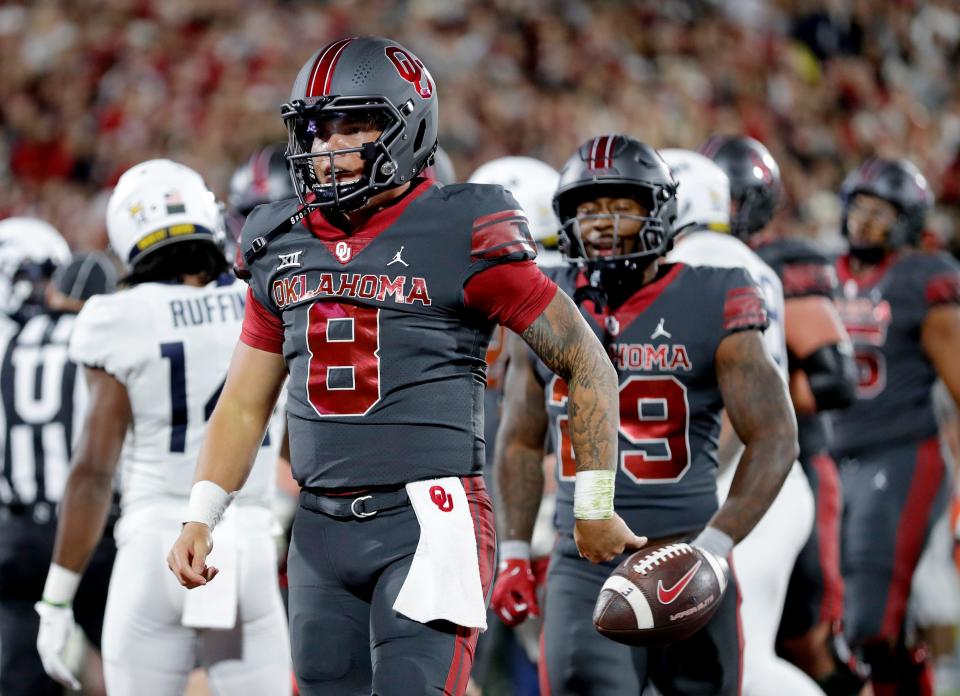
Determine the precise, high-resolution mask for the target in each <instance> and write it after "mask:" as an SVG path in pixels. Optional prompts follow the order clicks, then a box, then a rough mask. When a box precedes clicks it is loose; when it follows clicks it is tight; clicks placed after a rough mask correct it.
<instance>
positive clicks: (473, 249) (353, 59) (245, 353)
mask: <svg viewBox="0 0 960 696" xmlns="http://www.w3.org/2000/svg"><path fill="white" fill-rule="evenodd" d="M437 108H438V104H437V89H436V84H435V83H434V81H433V78H432V77H431V75H430V73H429V71H428V70H427V68H426V67H425V66H424V65H423V63H422V62H421V61H420V60H419V59H418V58H417V57H416V56H415V55H414V54H413V53H412V52H410V51H409V50H408V49H406V48H404V47H403V46H400V45H399V44H397V43H395V42H393V41H390V40H388V39H384V38H378V37H358V38H350V39H342V40H340V41H336V42H334V43H332V44H330V45H328V46H325V47H324V48H321V49H320V50H319V51H317V52H316V53H314V55H313V56H312V57H311V58H310V59H309V60H308V61H307V62H306V63H305V64H304V66H303V68H302V69H301V71H300V73H299V75H298V76H297V78H296V81H295V82H294V85H293V90H292V94H291V99H290V101H289V102H288V103H287V104H285V105H284V106H283V108H282V115H283V119H284V121H285V123H286V125H287V129H288V132H289V142H288V145H287V157H288V161H289V163H290V167H291V171H292V173H293V177H294V184H295V189H296V190H297V193H298V196H299V201H291V202H284V203H278V204H274V205H269V206H261V207H259V208H257V209H256V210H254V212H253V213H252V214H251V216H250V217H249V218H248V219H247V224H246V226H245V228H244V233H243V251H244V255H245V260H246V262H247V267H248V269H249V271H250V273H251V278H250V290H249V294H248V299H247V305H246V319H245V328H244V331H243V333H242V335H241V339H240V342H239V344H238V345H237V348H236V351H235V353H234V358H233V362H232V365H231V368H230V372H229V375H228V377H227V382H226V385H225V387H224V390H223V394H222V396H221V398H220V401H219V402H218V404H217V408H216V410H215V411H214V413H213V416H212V418H211V419H210V422H209V424H208V427H207V437H206V440H205V442H204V447H203V450H202V452H201V455H200V460H199V464H198V467H197V474H196V483H195V486H194V493H193V494H192V496H191V504H190V508H189V512H188V517H187V518H186V520H187V524H186V525H185V526H184V528H183V531H182V533H181V536H180V538H179V540H177V542H176V543H175V545H174V546H173V548H172V549H171V552H170V554H169V557H168V560H169V564H170V567H171V569H172V570H173V572H174V573H175V574H176V575H177V577H178V578H179V580H180V582H181V583H183V584H184V585H185V586H187V587H198V586H201V585H204V584H206V583H207V582H209V581H210V580H211V579H212V577H213V575H214V573H215V570H214V569H213V568H212V567H208V566H207V564H206V558H207V554H208V553H209V551H210V549H211V545H212V540H211V529H212V528H213V527H214V526H215V524H216V522H217V520H218V519H219V517H220V515H221V514H222V512H223V510H224V509H225V508H226V506H227V504H228V503H229V501H230V498H231V496H232V494H233V492H234V491H236V490H237V489H239V488H240V486H241V484H242V483H243V480H244V478H245V477H246V475H247V471H248V468H249V462H250V460H251V455H252V453H253V452H254V451H255V449H256V447H257V446H258V444H259V440H260V438H261V433H262V431H263V427H264V425H265V423H266V420H267V416H268V415H269V413H270V411H271V410H272V409H273V405H274V402H275V400H276V398H277V394H278V392H279V390H280V388H281V386H282V384H283V382H284V379H285V377H286V376H287V373H288V372H289V375H290V380H289V382H288V385H289V388H288V390H287V394H288V401H287V426H288V430H289V433H290V454H291V459H292V466H293V472H294V477H295V478H296V479H297V481H298V483H300V485H301V487H302V488H303V491H302V493H301V495H300V507H299V509H298V510H297V513H296V518H295V520H294V528H293V539H292V541H291V548H290V558H289V567H288V572H289V583H290V612H289V614H290V632H291V638H292V644H293V662H294V669H295V672H296V675H297V683H298V685H299V688H300V691H301V693H304V694H368V693H370V692H371V691H372V692H374V693H378V694H385V695H390V694H412V693H416V694H421V693H428V692H440V691H446V692H447V693H453V694H461V693H463V691H464V689H465V687H466V684H467V679H468V677H469V674H470V667H471V663H472V659H473V650H474V645H475V642H476V637H477V633H478V630H480V629H482V628H484V627H485V623H486V622H485V617H486V608H485V601H484V598H485V595H486V593H487V591H488V590H489V587H490V583H491V580H492V574H493V559H494V527H493V519H492V518H493V514H492V507H491V503H490V499H489V497H488V495H487V493H486V491H485V488H484V485H483V478H482V475H481V473H482V469H483V461H484V443H483V415H482V413H483V412H482V408H483V406H482V404H483V389H484V371H485V363H484V360H483V356H484V353H485V350H486V347H487V342H488V340H489V338H490V333H491V330H492V328H493V326H494V325H495V324H498V323H499V324H504V325H506V326H507V327H509V328H511V329H512V330H514V331H515V332H516V333H518V334H520V335H522V336H523V338H524V339H525V340H526V341H527V342H528V343H529V344H530V346H531V347H532V348H533V349H534V350H535V351H536V352H537V353H538V354H540V355H542V356H543V358H544V359H545V360H546V362H547V363H548V364H549V365H550V366H551V367H552V368H553V369H555V370H556V371H557V372H558V373H559V374H562V375H564V377H565V378H566V379H567V381H568V383H569V384H570V385H571V400H572V402H573V403H574V404H575V408H574V409H573V411H572V422H571V427H570V432H571V434H572V435H573V441H574V446H575V448H576V451H577V453H578V455H579V458H578V466H579V467H580V469H581V471H580V472H579V474H578V484H577V486H578V487H577V492H578V496H579V497H578V500H579V501H580V504H579V505H578V508H577V517H578V521H577V523H576V527H577V535H578V542H579V548H580V551H581V552H582V553H583V554H584V555H585V556H587V557H588V558H590V559H592V560H594V561H603V560H607V559H609V558H612V557H614V556H616V555H618V554H619V553H621V552H622V551H623V550H624V549H625V548H638V547H639V546H640V545H642V544H643V543H644V541H645V540H644V539H642V538H640V537H637V536H635V535H634V534H633V533H632V532H630V531H629V530H628V528H627V527H626V525H625V524H624V522H623V520H622V519H621V518H620V517H619V516H617V515H616V514H615V513H614V512H613V507H612V506H613V488H612V487H613V475H614V457H615V453H616V447H615V444H614V443H615V437H616V429H617V411H616V401H615V397H614V394H615V392H616V379H615V375H614V372H613V369H612V367H611V366H610V364H609V361H608V360H607V359H606V356H605V354H604V352H603V348H602V346H601V345H600V344H599V342H598V341H597V339H596V337H595V336H594V335H593V334H592V332H590V330H589V328H588V327H587V325H586V324H585V322H584V321H583V319H582V317H581V316H580V314H579V312H578V311H577V309H576V307H575V306H574V305H573V303H572V302H571V301H570V300H569V298H567V297H566V296H565V295H564V294H563V293H557V292H556V286H555V285H554V284H553V283H552V282H551V281H549V280H548V279H547V278H546V277H544V276H543V275H542V274H541V273H540V271H539V270H538V269H537V266H536V264H535V263H534V262H533V258H534V256H535V253H536V245H535V242H534V241H533V239H532V238H531V236H530V233H529V231H528V229H527V222H526V218H525V217H524V215H523V213H522V211H520V210H519V209H518V206H517V203H516V201H514V200H513V198H512V197H511V196H510V195H509V194H507V193H506V192H505V191H504V190H503V189H502V188H500V187H497V186H480V185H475V184H466V185H450V186H444V187H442V188H440V187H437V186H435V185H434V184H433V182H432V180H429V179H423V178H420V177H419V176H418V175H419V174H420V173H421V171H422V170H423V168H424V167H425V166H426V165H427V164H428V162H429V160H430V157H431V155H432V153H433V152H434V150H435V148H436V146H437V115H438V111H437ZM213 587H215V585H214V586H213Z"/></svg>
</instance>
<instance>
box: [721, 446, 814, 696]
mask: <svg viewBox="0 0 960 696" xmlns="http://www.w3.org/2000/svg"><path fill="white" fill-rule="evenodd" d="M735 471H736V467H735V466H730V467H727V470H726V471H725V472H723V473H722V474H721V475H720V476H719V477H718V480H717V486H718V489H719V492H720V497H721V500H722V499H725V498H726V496H727V491H728V490H729V489H730V484H731V482H732V481H733V474H734V472H735ZM813 520H814V501H813V491H811V490H810V484H809V483H808V482H807V477H806V476H805V475H804V473H803V470H802V469H801V468H800V465H799V464H797V463H794V465H793V468H792V469H791V470H790V474H789V475H788V476H787V480H786V481H784V483H783V488H781V489H780V493H779V494H778V495H777V497H776V499H775V500H774V501H773V504H772V505H771V506H770V509H769V510H767V513H766V514H765V515H764V516H763V518H762V519H761V520H760V522H759V523H757V526H756V527H754V528H753V531H752V532H750V534H749V535H747V538H746V539H744V540H743V541H741V542H740V543H739V544H737V545H736V547H734V549H733V569H734V572H735V573H736V576H737V582H738V583H739V584H740V593H741V596H742V598H743V599H742V602H741V606H740V617H741V621H742V623H743V638H744V654H743V696H770V694H777V696H823V691H821V690H820V688H819V687H818V686H817V684H816V682H814V681H813V680H812V679H810V677H808V676H807V675H806V674H805V673H804V672H802V671H801V670H799V669H797V668H796V667H795V666H794V665H792V664H790V663H789V662H787V661H786V660H784V659H782V658H780V657H778V656H777V654H776V650H775V646H776V639H777V629H778V627H779V626H780V617H781V615H782V614H783V603H784V601H785V599H786V596H787V585H788V584H789V582H790V575H791V573H792V572H793V564H794V563H795V562H796V560H797V556H798V555H799V553H800V550H801V549H802V548H803V545H804V544H805V543H806V541H807V537H809V536H810V532H811V530H812V529H813Z"/></svg>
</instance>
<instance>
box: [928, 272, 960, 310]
mask: <svg viewBox="0 0 960 696" xmlns="http://www.w3.org/2000/svg"><path fill="white" fill-rule="evenodd" d="M926 299H927V304H928V305H930V306H933V305H940V304H960V274H957V273H940V274H938V275H935V276H933V277H932V278H930V280H928V281H927V289H926Z"/></svg>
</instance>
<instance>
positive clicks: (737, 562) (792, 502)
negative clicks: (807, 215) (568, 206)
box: [663, 150, 822, 696]
mask: <svg viewBox="0 0 960 696" xmlns="http://www.w3.org/2000/svg"><path fill="white" fill-rule="evenodd" d="M663 158H664V160H666V162H667V165H668V166H669V167H670V171H671V172H672V173H673V175H674V177H675V178H676V179H677V184H678V186H679V192H678V194H677V203H678V208H679V210H680V211H681V212H680V214H679V216H678V217H677V222H676V227H677V241H676V246H675V248H674V250H673V251H671V252H670V254H669V255H668V257H667V258H668V259H669V260H671V261H679V262H684V263H687V264H690V265H694V266H721V267H725V268H742V269H744V270H745V271H747V272H748V273H749V274H750V276H751V277H752V278H753V279H754V281H755V282H756V283H757V284H758V285H759V286H760V288H761V290H762V291H763V294H764V299H765V301H766V303H767V315H768V318H769V320H770V327H769V328H768V329H767V331H766V332H765V333H764V340H765V342H766V345H767V349H768V350H769V352H770V355H771V356H772V357H773V359H774V362H776V363H777V367H778V368H779V370H780V373H781V375H782V376H783V377H784V381H786V376H787V352H786V347H785V345H784V327H783V317H784V301H783V289H782V286H781V283H780V279H779V278H778V277H777V275H776V274H775V273H774V272H773V269H772V268H770V266H768V265H767V264H765V263H764V262H763V261H762V260H761V259H760V257H759V256H757V255H756V254H755V253H754V252H752V251H751V250H750V248H749V247H748V246H747V245H746V244H744V243H743V242H742V241H740V240H739V239H737V238H736V237H734V236H732V235H730V234H728V232H729V229H730V180H729V178H728V177H727V175H726V174H725V173H724V171H723V170H722V169H720V167H719V166H717V165H716V164H715V163H714V162H713V161H711V160H709V159H707V158H706V157H704V156H703V155H701V154H698V153H696V152H692V151H690V150H664V151H663ZM720 443H721V444H720V453H721V454H720V457H719V458H720V471H721V475H720V480H719V486H720V490H721V493H722V494H725V493H726V491H727V489H728V488H729V486H730V482H731V480H732V478H733V476H734V472H735V467H733V466H731V464H732V463H733V462H734V460H735V459H736V457H737V456H739V453H740V452H739V448H740V443H739V441H738V440H737V439H736V436H735V435H734V434H733V433H732V432H731V431H730V426H729V425H728V424H727V423H726V422H725V423H724V427H723V428H722V429H721V435H720ZM812 526H813V494H812V493H811V491H810V485H809V484H808V483H807V480H806V478H805V477H804V475H803V471H802V470H801V468H800V465H799V464H795V465H794V466H793V468H792V469H791V472H790V475H789V476H788V477H787V480H786V481H785V482H784V484H783V488H781V489H780V493H779V494H778V495H777V497H776V499H775V500H774V501H773V504H772V505H771V506H770V509H769V510H767V513H766V514H765V515H764V516H763V519H762V520H760V522H759V523H758V524H757V526H756V527H755V528H754V530H753V531H752V532H751V533H750V536H749V537H747V538H746V539H745V540H744V541H743V543H741V544H738V545H737V547H736V548H735V549H734V551H733V561H734V566H735V567H736V569H737V581H738V582H739V584H740V589H741V591H742V594H743V601H742V604H741V613H742V616H743V631H744V635H746V636H748V637H749V640H747V641H746V646H745V648H744V660H743V693H744V694H748V695H749V694H761V695H762V694H767V693H769V692H770V690H771V689H773V688H776V689H777V690H778V691H779V692H780V693H781V694H794V695H796V696H801V695H803V694H809V695H811V696H812V695H814V694H820V693H822V692H821V691H820V690H819V689H818V688H817V687H816V685H814V684H813V683H812V682H811V681H810V678H809V677H808V676H806V675H805V674H803V673H802V672H800V671H799V670H798V669H797V668H796V667H794V666H793V665H791V664H790V663H788V662H786V661H785V660H782V659H781V658H779V657H777V654H776V650H775V647H776V636H777V626H778V624H779V622H780V616H781V614H782V612H783V608H784V600H785V597H786V594H787V585H788V583H789V580H790V572H791V569H792V568H793V566H794V562H795V561H796V559H797V556H798V554H799V553H800V550H801V549H802V548H803V546H804V544H805V543H806V541H807V539H808V538H809V536H810V530H811V528H812Z"/></svg>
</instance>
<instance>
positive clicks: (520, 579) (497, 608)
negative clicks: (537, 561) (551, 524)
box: [490, 541, 540, 626]
mask: <svg viewBox="0 0 960 696" xmlns="http://www.w3.org/2000/svg"><path fill="white" fill-rule="evenodd" d="M514 545H516V546H514ZM524 547H525V551H526V553H525V555H524ZM501 553H502V554H503V555H502V558H501V561H500V568H499V569H498V572H497V581H496V583H495V584H494V586H493V597H492V598H491V600H490V604H491V605H492V607H493V610H494V612H496V614H497V616H499V617H500V620H501V621H503V623H505V624H506V625H507V626H516V625H518V624H521V623H523V622H524V621H525V620H526V618H527V616H539V615H540V607H539V606H537V581H536V579H535V578H534V576H533V569H532V568H531V566H530V546H529V545H528V544H525V543H523V542H509V541H507V542H504V543H503V544H501Z"/></svg>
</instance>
